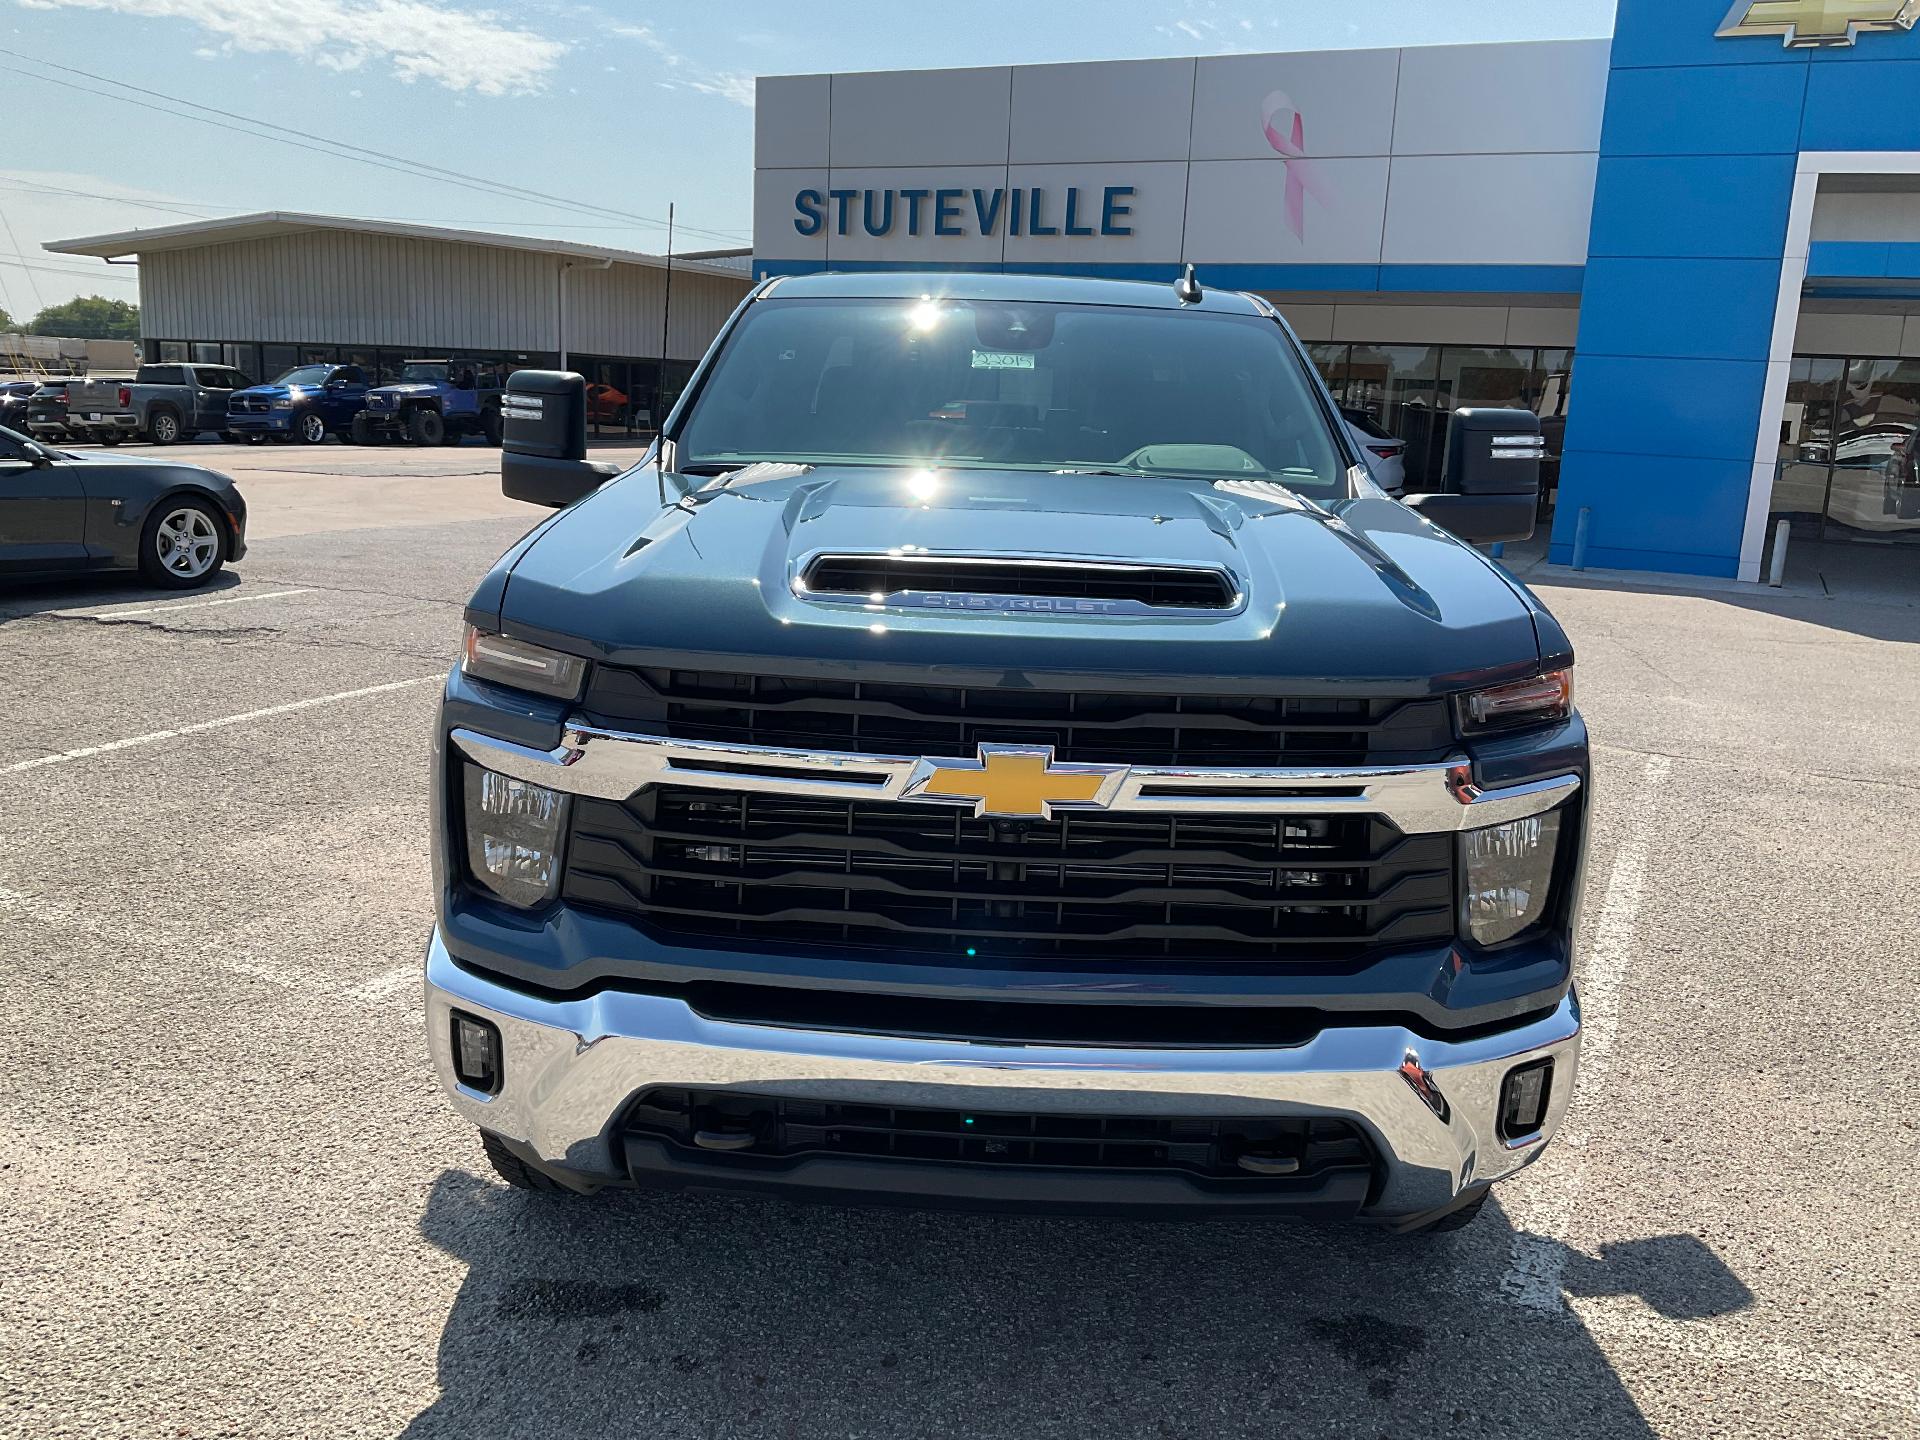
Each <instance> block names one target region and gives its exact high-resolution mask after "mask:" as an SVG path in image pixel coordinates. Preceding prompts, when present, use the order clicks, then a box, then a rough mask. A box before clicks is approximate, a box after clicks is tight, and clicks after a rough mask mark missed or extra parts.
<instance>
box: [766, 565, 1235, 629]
mask: <svg viewBox="0 0 1920 1440" xmlns="http://www.w3.org/2000/svg"><path fill="white" fill-rule="evenodd" d="M793 588H794V593H795V594H797V595H799V596H800V597H801V598H802V599H807V600H821V601H830V602H838V603H842V604H861V605H905V606H916V607H918V608H921V609H928V610H974V611H978V610H1005V611H1025V612H1029V613H1038V614H1049V615H1127V614H1150V613H1166V612H1173V613H1178V614H1216V615H1218V614H1227V613H1230V612H1233V611H1237V610H1239V609H1241V608H1242V607H1243V606H1244V605H1245V603H1246V597H1245V595H1244V594H1243V593H1242V587H1241V586H1240V585H1239V583H1238V582H1237V581H1236V580H1235V579H1234V577H1233V576H1232V575H1231V574H1229V573H1228V572H1227V571H1225V570H1223V569H1219V568H1215V567H1212V566H1200V565H1153V564H1132V563H1128V562H1125V561H1113V560H1074V559H1027V558H1020V557H1013V556H999V555H933V554H926V553H918V554H913V553H904V552H903V553H891V552H889V553H884V554H871V555H816V556H815V557H814V558H813V559H812V560H810V561H809V562H808V563H807V565H806V568H805V569H804V570H803V571H802V572H801V574H800V576H799V578H798V579H797V580H796V581H795V583H794V587H793Z"/></svg>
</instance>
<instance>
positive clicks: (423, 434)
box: [407, 410, 447, 445]
mask: <svg viewBox="0 0 1920 1440" xmlns="http://www.w3.org/2000/svg"><path fill="white" fill-rule="evenodd" d="M407 434H408V436H409V437H411V439H412V440H413V443H414V444H416V445H444V444H446V443H447V422H446V420H445V419H444V418H442V416H441V414H440V412H439V411H438V410H416V411H414V412H413V414H411V415H409V416H408V417H407Z"/></svg>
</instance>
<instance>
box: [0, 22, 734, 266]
mask: <svg viewBox="0 0 1920 1440" xmlns="http://www.w3.org/2000/svg"><path fill="white" fill-rule="evenodd" d="M0 54H5V55H10V56H12V57H13V58H14V59H16V60H24V61H26V62H27V63H28V64H32V65H41V66H45V67H46V68H48V69H52V70H59V71H62V72H64V73H66V74H69V75H79V76H82V77H84V78H86V79H88V80H95V81H98V82H100V83H101V84H103V85H112V86H114V87H116V88H117V89H121V90H128V91H131V92H133V94H134V95H146V96H150V97H152V98H153V99H155V100H165V101H168V102H170V103H171V104H174V105H184V106H186V107H188V109H189V110H198V111H201V112H204V113H203V114H202V115H194V114H186V113H183V112H181V111H179V110H170V109H167V108H165V107H163V106H159V105H153V104H149V103H147V102H146V101H143V100H136V99H134V98H132V96H131V95H115V94H112V93H110V92H107V91H102V90H95V89H92V88H90V87H88V86H85V85H76V84H74V83H73V82H71V81H67V80H60V79H57V78H55V77H54V76H51V75H40V74H36V73H34V72H33V71H30V70H18V69H15V68H14V67H12V66H0V70H8V71H10V72H11V73H13V74H16V75H24V76H26V77H27V78H29V79H33V80H40V81H43V82H44V83H46V84H49V85H60V86H64V87H65V88H67V89H69V90H77V91H79V92H80V93H82V94H85V95H93V96H95V97H97V98H99V99H103V100H118V101H120V102H122V103H123V104H128V105H137V106H139V107H140V108H142V109H146V110H153V111H157V112H158V113H160V114H163V115H172V116H174V117H175V118H177V119H182V120H193V121H197V122H199V123H201V124H208V125H217V124H218V122H216V121H212V120H208V119H206V118H205V116H206V115H218V116H221V117H222V118H223V119H226V120H231V121H237V122H239V123H240V124H242V125H247V126H254V127H257V129H258V130H267V131H276V132H279V133H278V134H259V133H257V131H256V133H254V134H253V138H255V139H260V140H272V141H275V142H276V143H278V144H282V145H291V146H293V147H294V148H296V149H300V150H309V151H313V152H314V153H316V154H322V155H331V156H333V158H335V159H342V160H351V161H353V162H354V163H355V164H361V165H371V166H373V167H374V168H375V169H380V170H391V171H395V172H396V173H398V174H405V175H412V176H414V177H415V178H419V179H437V180H439V181H440V182H441V183H442V184H447V185H457V186H459V187H460V188H462V189H466V190H478V191H480V192H481V193H483V194H493V195H497V196H500V197H501V198H504V199H513V200H523V201H534V202H538V203H543V204H548V205H555V206H558V207H560V208H562V209H566V210H572V211H575V212H578V213H581V214H588V215H603V216H609V217H612V218H615V219H621V220H628V221H632V222H634V223H636V224H641V225H650V226H656V227H659V226H664V225H665V223H666V222H665V221H662V220H660V219H658V218H656V217H654V216H651V215H639V214H635V213H634V212H632V211H627V210H617V209H614V208H612V207H610V206H605V205H594V204H590V203H586V202H582V201H577V200H570V199H567V198H566V197H564V196H560V195H550V194H548V193H546V192H545V191H540V190H529V189H526V188H525V187H523V186H518V185H508V184H505V183H503V182H501V181H497V180H489V179H486V178H484V177H481V176H477V175H470V174H467V173H466V172H465V171H460V170H450V169H447V168H445V167H444V166H439V165H429V164H427V163H425V162H424V161H419V160H412V159H409V158H407V157H406V156H404V155H394V154H391V153H389V152H387V151H384V150H373V149H369V148H368V147H366V146H364V145H355V144H352V143H351V142H349V141H345V140H336V139H334V138H332V137H331V136H325V135H317V134H314V133H312V132H311V131H303V130H295V129H293V128H292V127H291V126H286V125H277V124H275V123H274V122H273V121H271V120H261V119H257V118H255V117H254V116H251V115H242V114H239V113H237V112H235V111H232V110H222V109H220V108H218V107H217V106H212V105H202V104H200V103H199V102H198V101H194V100H187V99H184V98H182V97H181V96H178V95H169V94H167V93H166V92H164V91H161V90H154V89H150V88H148V87H146V86H142V85H134V84H130V83H129V82H127V81H124V80H115V79H113V78H112V77H111V76H106V75H97V74H95V73H94V72H92V71H90V70H82V69H79V68H77V67H75V66H72V65H61V64H58V63H57V62H55V61H52V60H43V59H40V58H39V57H38V56H33V55H25V54H22V53H21V52H19V51H17V50H7V49H0ZM218 128H221V129H230V128H232V127H231V126H225V125H220V126H219V127H218ZM242 133H247V132H242ZM289 136H292V137H298V138H292V139H289V138H286V137H289ZM311 141H320V142H322V143H321V144H319V145H316V144H312V143H309V142H311ZM323 147H331V148H323ZM341 151H345V152H351V153H346V154H340V153H337V152H341ZM389 162H390V163H389ZM679 228H680V229H681V230H683V231H688V232H691V233H695V234H700V235H706V236H708V237H710V238H714V239H721V240H743V239H745V238H746V237H745V236H743V235H742V234H741V233H740V232H738V231H721V230H701V229H697V228H696V227H694V226H690V225H682V226H680V227H679Z"/></svg>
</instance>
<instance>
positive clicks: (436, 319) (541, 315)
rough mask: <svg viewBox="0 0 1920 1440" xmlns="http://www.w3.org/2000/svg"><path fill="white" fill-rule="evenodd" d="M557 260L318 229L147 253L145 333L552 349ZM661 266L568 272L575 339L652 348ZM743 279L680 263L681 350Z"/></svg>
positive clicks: (699, 347)
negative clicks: (712, 273) (659, 268)
mask: <svg viewBox="0 0 1920 1440" xmlns="http://www.w3.org/2000/svg"><path fill="white" fill-rule="evenodd" d="M561 264H562V257H560V256H557V255H545V254H540V253H538V252H535V251H526V250H509V249H505V248H501V247H497V246H491V245H467V244H459V243H454V242H449V241H439V240H414V239H407V238H403V237H400V236H391V235H362V234H355V233H353V232H350V231H340V230H315V231H310V232H306V233H303V234H298V235H281V236H273V237H270V238H267V239H263V240H245V241H238V242H234V243H230V244H224V245H207V246H203V247H200V248H197V249H192V250H172V251H156V252H154V253H152V254H149V255H145V256H142V257H141V264H140V303H141V313H142V316H143V317H144V321H145V323H144V325H143V327H142V328H143V329H144V330H145V332H146V333H147V334H148V335H150V336H152V337H154V338H155V339H181V340H254V341H283V342H294V343H308V344H316V345H325V344H333V345H384V346H397V347H400V348H403V349H419V350H423V351H435V350H445V349H450V348H456V347H470V348H473V349H476V350H557V349H558V348H559V346H560V335H559V325H558V315H557V306H558V299H559V285H560V267H561ZM662 282H663V272H662V271H659V270H656V269H654V268H652V267H649V266H645V265H621V264H616V265H614V266H613V268H612V269H610V270H593V269H586V268H579V266H578V263H577V262H576V268H574V269H573V270H572V271H571V272H570V273H569V275H568V277H567V282H566V283H567V314H568V319H567V331H568V334H567V337H566V343H567V348H568V349H569V350H572V351H577V352H580V353H583V354H600V355H653V354H657V353H658V352H659V348H660V305H661V296H662V293H663V289H664V287H663V283H662ZM747 287H748V281H747V280H746V278H745V277H744V276H742V277H741V278H740V279H738V280H735V279H732V278H730V277H724V276H716V275H710V274H705V273H701V272H696V271H689V270H680V271H677V272H676V273H675V275H674V280H673V328H672V334H671V337H670V343H669V350H670V353H671V355H672V356H673V358H675V359H681V360H696V359H698V358H699V357H700V355H701V354H702V353H703V352H704V351H705V349H706V347H707V344H708V342H709V341H710V340H712V338H713V336H714V333H715V332H716V331H717V330H718V329H719V328H720V325H721V323H722V322H723V321H725V319H726V317H727V315H728V314H729V313H731V311H732V309H733V307H734V306H735V305H736V304H738V303H739V301H740V298H741V297H742V296H743V295H745V294H746V292H747Z"/></svg>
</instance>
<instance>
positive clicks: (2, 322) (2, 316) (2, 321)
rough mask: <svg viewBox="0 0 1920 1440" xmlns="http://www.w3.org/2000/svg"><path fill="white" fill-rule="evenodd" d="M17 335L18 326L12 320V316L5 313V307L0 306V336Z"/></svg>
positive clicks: (18, 331)
mask: <svg viewBox="0 0 1920 1440" xmlns="http://www.w3.org/2000/svg"><path fill="white" fill-rule="evenodd" d="M19 333H20V326H19V324H18V323H17V322H16V321H15V320H14V318H13V316H11V315H9V314H8V313H7V307H6V306H4V305H0V335H17V334H19Z"/></svg>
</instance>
